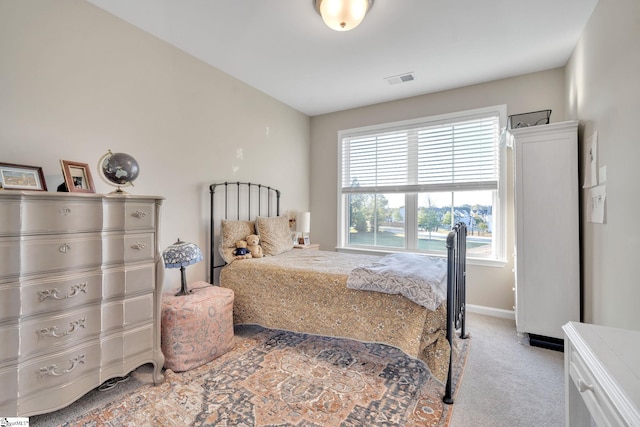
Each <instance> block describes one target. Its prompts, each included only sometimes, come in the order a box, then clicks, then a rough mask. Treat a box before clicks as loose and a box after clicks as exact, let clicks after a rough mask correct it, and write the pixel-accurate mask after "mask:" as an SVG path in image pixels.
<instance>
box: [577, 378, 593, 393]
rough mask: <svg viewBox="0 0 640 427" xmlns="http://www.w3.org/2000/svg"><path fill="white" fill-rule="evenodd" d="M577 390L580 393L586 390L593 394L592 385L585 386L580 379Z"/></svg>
mask: <svg viewBox="0 0 640 427" xmlns="http://www.w3.org/2000/svg"><path fill="white" fill-rule="evenodd" d="M578 390H579V391H580V393H584V392H585V391H587V390H589V391H591V392H593V384H587V383H585V382H584V381H582V379H578Z"/></svg>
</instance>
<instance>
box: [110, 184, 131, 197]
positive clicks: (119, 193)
mask: <svg viewBox="0 0 640 427" xmlns="http://www.w3.org/2000/svg"><path fill="white" fill-rule="evenodd" d="M109 194H114V195H117V196H128V195H129V193H127V192H126V191H124V190H123V189H122V187H120V186H118V187H117V188H116V189H115V190H113V191H112V192H111V193H109Z"/></svg>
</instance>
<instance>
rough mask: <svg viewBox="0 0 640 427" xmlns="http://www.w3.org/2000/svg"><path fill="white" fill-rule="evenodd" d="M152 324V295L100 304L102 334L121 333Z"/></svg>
mask: <svg viewBox="0 0 640 427" xmlns="http://www.w3.org/2000/svg"><path fill="white" fill-rule="evenodd" d="M152 322H153V294H148V295H143V296H139V297H135V298H125V299H122V300H116V301H112V302H109V303H103V304H102V332H103V333H106V332H109V333H111V332H115V331H123V330H125V329H127V328H130V327H136V326H139V325H143V324H145V323H152Z"/></svg>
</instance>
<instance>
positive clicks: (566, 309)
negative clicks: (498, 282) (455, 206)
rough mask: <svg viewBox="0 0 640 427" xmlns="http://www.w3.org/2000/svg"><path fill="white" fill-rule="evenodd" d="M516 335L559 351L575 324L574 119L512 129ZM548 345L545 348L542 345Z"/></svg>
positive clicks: (577, 291)
mask: <svg viewBox="0 0 640 427" xmlns="http://www.w3.org/2000/svg"><path fill="white" fill-rule="evenodd" d="M508 145H509V146H510V147H511V148H512V149H513V156H514V157H513V160H514V173H515V181H514V189H515V231H516V234H515V242H516V248H515V275H516V280H515V282H516V286H515V292H516V295H515V300H516V306H515V311H516V330H517V333H518V337H519V339H520V340H521V342H522V341H523V340H525V339H526V338H527V337H528V338H530V339H531V343H532V344H534V340H535V341H536V345H538V344H540V340H542V342H543V343H544V342H547V343H550V344H551V348H554V347H557V348H561V345H562V344H561V341H560V340H561V339H562V338H563V337H564V334H563V331H562V326H563V325H564V324H565V323H567V322H569V321H580V248H579V222H578V221H579V202H578V194H579V193H578V192H579V189H580V185H579V182H578V122H577V121H571V122H562V123H555V124H549V125H540V126H532V127H527V128H519V129H511V130H509V135H508ZM543 346H545V345H543Z"/></svg>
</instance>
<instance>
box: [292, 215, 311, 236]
mask: <svg viewBox="0 0 640 427" xmlns="http://www.w3.org/2000/svg"><path fill="white" fill-rule="evenodd" d="M296 231H299V232H301V233H309V232H310V231H311V212H298V214H297V215H296Z"/></svg>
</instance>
